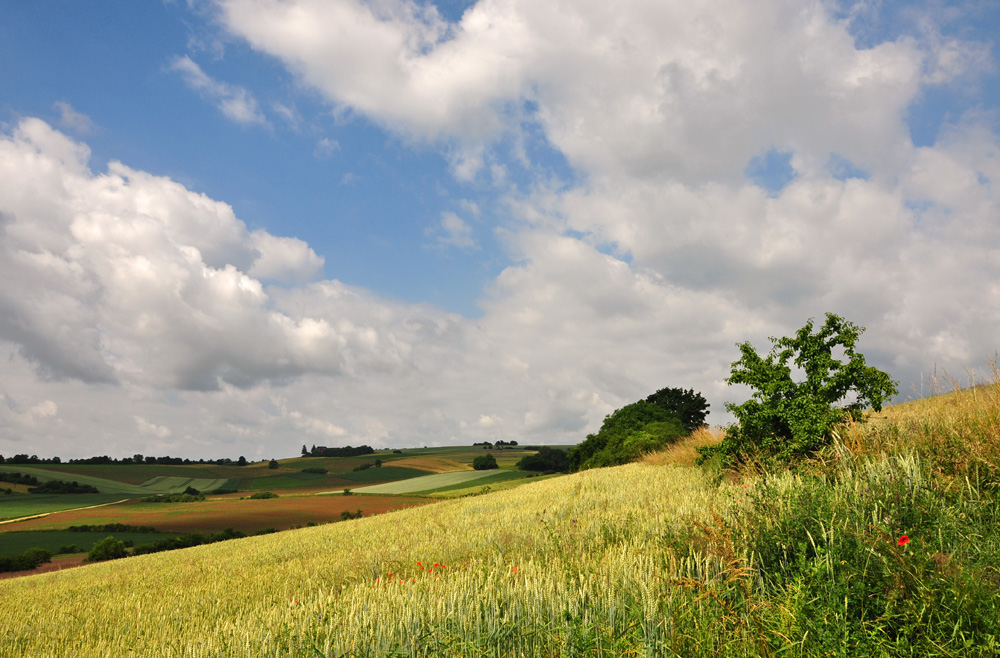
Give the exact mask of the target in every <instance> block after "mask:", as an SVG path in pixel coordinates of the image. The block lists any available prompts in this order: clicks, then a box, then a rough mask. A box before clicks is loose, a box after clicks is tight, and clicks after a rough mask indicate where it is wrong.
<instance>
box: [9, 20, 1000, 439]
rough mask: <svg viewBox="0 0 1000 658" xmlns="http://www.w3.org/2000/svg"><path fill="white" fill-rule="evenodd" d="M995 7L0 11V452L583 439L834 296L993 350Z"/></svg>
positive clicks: (885, 361) (878, 356)
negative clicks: (611, 417)
mask: <svg viewBox="0 0 1000 658" xmlns="http://www.w3.org/2000/svg"><path fill="white" fill-rule="evenodd" d="M997 35H1000V5H998V4H997V3H995V2H993V1H992V0H970V1H968V2H965V1H961V0H955V1H951V2H947V1H944V0H926V1H918V2H912V1H906V2H890V1H885V2H882V1H879V0H861V1H858V2H851V1H849V0H842V1H840V0H758V1H756V2H753V3H747V2H745V1H743V0H622V1H621V2H616V3H608V2H593V1H591V0H575V1H574V2H567V1H564V0H553V1H551V2H536V1H535V0H479V1H478V2H472V1H466V0H441V1H440V2H438V3H436V4H435V3H431V2H419V1H414V0H188V1H186V2H185V1H183V0H173V1H150V2H134V1H133V0H108V1H105V2H100V3H94V2H81V1H71V2H61V3H43V2H7V3H4V4H3V8H2V9H0V276H2V281H3V285H2V286H0V454H5V455H12V454H19V453H25V454H37V455H39V456H42V457H50V456H54V455H57V456H60V457H62V458H64V459H65V458H73V457H86V456H92V455H104V454H107V455H110V456H114V457H124V456H131V455H132V454H134V453H142V454H145V455H156V456H163V455H170V456H178V457H189V458H194V459H197V458H201V457H204V458H221V457H230V458H233V459H235V458H236V457H237V456H240V455H243V456H246V457H247V458H248V459H268V458H272V457H276V458H281V457H290V456H294V455H297V454H298V453H299V451H300V450H301V447H302V446H303V445H307V446H312V445H325V446H342V445H360V444H367V445H371V446H373V447H376V448H397V447H414V446H441V445H451V444H471V443H473V442H479V441H495V440H501V439H502V440H506V441H511V440H516V441H518V442H520V443H522V444H533V445H537V444H572V443H578V442H579V441H581V440H583V439H584V438H585V436H586V434H587V433H590V432H594V431H596V430H597V428H598V427H599V426H600V423H601V420H602V419H603V418H604V416H605V415H606V414H608V413H610V412H611V411H613V410H614V409H617V408H619V407H621V406H624V405H625V404H628V403H630V402H633V401H635V400H638V399H641V398H644V397H645V396H647V395H649V394H650V393H652V392H654V391H656V390H658V389H660V388H663V387H676V388H684V389H694V390H695V391H698V392H700V393H701V394H703V395H704V396H705V398H706V399H707V400H708V401H709V403H710V404H711V407H710V412H711V413H710V415H709V418H708V421H709V422H710V423H713V424H717V425H724V424H726V423H727V422H730V421H731V417H730V416H728V415H727V413H726V412H725V408H724V407H725V404H726V403H727V402H735V403H739V402H742V401H743V400H745V399H746V397H747V396H748V391H746V390H742V389H739V388H735V387H730V386H728V385H727V384H726V382H725V380H726V378H727V376H728V375H729V371H730V366H731V364H732V362H733V361H735V360H736V359H737V358H739V351H738V349H737V347H736V345H737V344H738V343H741V342H743V341H750V342H751V343H752V344H753V345H754V346H755V347H756V348H757V349H758V351H760V352H766V351H768V350H769V349H770V343H769V341H768V338H769V337H771V336H785V335H790V334H792V333H793V332H794V331H796V330H797V329H798V328H800V327H802V326H803V325H804V324H805V323H806V321H807V320H809V319H810V318H814V319H816V320H817V322H819V323H822V321H823V318H824V315H825V314H826V313H827V312H832V313H836V314H838V315H841V316H842V317H844V318H846V319H848V320H850V321H851V322H854V323H855V324H858V325H861V326H864V327H866V332H865V333H864V334H863V335H862V338H861V341H860V343H859V346H858V347H859V349H860V351H861V352H863V353H864V354H865V356H866V357H867V360H868V363H869V364H870V365H873V366H876V367H878V368H881V369H883V370H885V371H887V372H888V373H890V375H892V376H893V378H894V379H896V380H897V381H898V382H899V388H900V396H899V399H906V398H910V397H919V396H921V395H927V394H930V393H931V392H932V391H933V390H934V388H935V385H936V386H937V387H938V388H939V389H941V388H943V389H947V388H950V386H951V383H950V382H951V381H952V380H954V381H957V382H960V383H961V384H967V383H968V382H969V381H970V380H980V379H982V378H983V377H984V376H987V375H988V374H989V363H990V359H992V358H994V357H995V356H996V354H997V351H998V349H1000V344H998V342H1000V341H998V339H997V335H998V334H997V329H996V328H997V327H998V326H1000V70H998V51H997V44H996V43H995V41H996V38H997Z"/></svg>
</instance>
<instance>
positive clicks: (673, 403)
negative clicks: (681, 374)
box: [646, 388, 709, 434]
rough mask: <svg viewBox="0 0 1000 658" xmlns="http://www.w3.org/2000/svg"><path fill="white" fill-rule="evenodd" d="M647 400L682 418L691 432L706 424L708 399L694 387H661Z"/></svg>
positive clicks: (682, 422) (687, 430)
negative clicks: (696, 391)
mask: <svg viewBox="0 0 1000 658" xmlns="http://www.w3.org/2000/svg"><path fill="white" fill-rule="evenodd" d="M646 402H649V403H650V404H655V405H656V406H658V407H661V408H663V409H665V410H667V411H669V412H670V413H672V414H673V415H675V416H677V418H679V419H680V421H681V424H683V425H684V430H685V431H686V432H688V433H689V434H690V433H691V432H693V431H695V430H696V429H698V428H699V427H701V426H702V425H704V424H705V417H706V416H708V407H709V404H708V401H707V400H705V398H704V397H703V396H702V395H701V393H695V392H694V389H688V390H686V391H685V390H684V389H683V388H661V389H660V390H658V391H657V392H656V393H653V394H652V395H650V396H649V397H647V398H646Z"/></svg>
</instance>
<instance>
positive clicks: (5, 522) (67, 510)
mask: <svg viewBox="0 0 1000 658" xmlns="http://www.w3.org/2000/svg"><path fill="white" fill-rule="evenodd" d="M127 500H132V499H131V498H122V499H121V500H113V501H111V502H110V503H101V504H99V505H87V506H85V507H71V508H69V509H57V510H55V511H54V512H42V513H41V514H33V515H32V516H22V517H20V518H17V519H7V520H6V521H0V525H6V524H8V523H18V522H20V521H30V520H31V519H41V518H43V517H46V516H51V515H52V514H59V513H60V512H79V511H80V510H82V509H96V508H98V507H107V506H108V505H117V504H119V503H124V502H125V501H127Z"/></svg>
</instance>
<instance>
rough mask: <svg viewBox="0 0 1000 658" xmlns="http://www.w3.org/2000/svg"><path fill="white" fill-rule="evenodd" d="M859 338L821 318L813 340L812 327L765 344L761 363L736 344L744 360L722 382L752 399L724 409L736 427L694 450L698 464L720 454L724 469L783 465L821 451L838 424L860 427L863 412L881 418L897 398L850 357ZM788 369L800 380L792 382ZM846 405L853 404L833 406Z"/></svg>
mask: <svg viewBox="0 0 1000 658" xmlns="http://www.w3.org/2000/svg"><path fill="white" fill-rule="evenodd" d="M863 331H864V327H858V326H856V325H854V324H852V323H850V322H848V321H847V320H844V319H843V318H840V317H839V316H836V315H834V314H832V313H827V314H826V323H825V324H824V325H823V326H822V327H821V328H820V329H819V331H817V332H816V333H813V321H812V320H811V319H810V320H809V321H808V322H807V323H806V325H805V326H804V327H802V328H801V329H799V330H798V331H797V332H796V334H795V336H792V337H786V338H780V339H778V338H771V342H772V344H773V347H772V349H771V352H770V354H768V355H767V356H766V357H761V356H760V355H758V354H757V352H756V351H755V350H754V348H753V346H752V345H751V344H750V343H741V344H740V345H739V349H740V353H741V354H742V356H741V357H740V359H739V360H738V361H734V362H733V364H732V370H731V374H730V376H729V379H727V380H726V382H727V383H728V384H744V385H746V386H749V387H750V388H751V389H753V391H754V392H753V394H752V397H751V398H750V399H749V400H747V401H746V402H744V403H743V404H739V405H737V404H732V403H728V404H726V409H727V410H728V411H729V412H730V413H732V414H733V416H735V417H736V423H735V424H734V425H731V426H730V427H729V428H728V429H727V430H726V435H725V438H724V439H723V441H722V443H721V444H719V445H717V446H712V447H709V448H701V449H700V451H701V453H702V458H701V461H704V460H705V458H707V457H710V456H711V455H714V454H720V455H722V458H723V461H724V462H725V463H726V464H727V465H733V464H735V463H738V462H739V461H741V460H745V459H754V460H761V461H764V462H770V461H776V462H788V461H790V460H791V459H793V458H795V457H798V456H802V455H805V454H807V453H810V452H812V451H814V450H817V449H819V448H821V447H823V446H824V445H827V444H828V443H829V442H830V438H831V431H832V429H833V427H834V426H835V425H836V424H837V423H839V422H842V421H844V420H846V419H848V418H850V419H853V420H861V418H862V416H861V412H862V410H864V409H867V408H869V407H871V408H873V409H875V410H876V411H879V410H881V408H882V404H883V403H884V402H886V401H887V400H888V399H889V398H890V397H892V396H893V395H895V394H896V393H897V392H898V391H897V390H896V383H895V382H893V381H892V379H891V378H890V377H889V375H888V374H886V373H884V372H882V371H881V370H878V369H876V368H873V367H870V366H868V365H866V363H865V357H864V355H862V354H860V353H859V352H857V351H856V350H855V345H856V344H857V341H858V337H859V336H860V335H861V333H862V332H863ZM835 352H836V353H842V354H843V357H844V358H845V359H846V360H841V359H838V358H837V357H836V356H835V355H834V354H835ZM793 368H797V369H798V370H800V371H801V372H802V373H803V374H804V376H805V379H803V380H802V381H799V382H796V381H794V380H793V379H792V371H793ZM845 400H851V401H850V402H849V403H847V404H843V406H835V405H837V404H838V403H842V402H843V401H845Z"/></svg>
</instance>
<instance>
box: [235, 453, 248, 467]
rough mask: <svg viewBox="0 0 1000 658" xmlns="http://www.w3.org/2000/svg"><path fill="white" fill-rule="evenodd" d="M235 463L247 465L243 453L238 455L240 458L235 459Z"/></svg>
mask: <svg viewBox="0 0 1000 658" xmlns="http://www.w3.org/2000/svg"><path fill="white" fill-rule="evenodd" d="M236 465H237V466H246V465H247V458H246V457H244V456H243V455H240V458H239V459H237V460H236Z"/></svg>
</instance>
